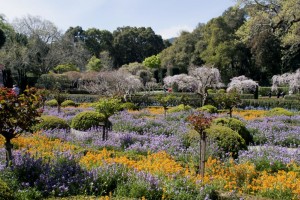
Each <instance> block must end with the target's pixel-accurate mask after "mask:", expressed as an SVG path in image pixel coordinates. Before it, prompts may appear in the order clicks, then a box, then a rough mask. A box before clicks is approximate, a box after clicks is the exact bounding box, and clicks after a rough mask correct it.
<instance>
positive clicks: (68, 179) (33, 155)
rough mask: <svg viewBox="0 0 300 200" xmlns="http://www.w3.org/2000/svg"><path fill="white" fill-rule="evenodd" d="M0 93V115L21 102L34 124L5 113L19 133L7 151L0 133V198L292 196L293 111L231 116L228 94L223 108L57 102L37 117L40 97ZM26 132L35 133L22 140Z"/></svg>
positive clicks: (163, 100)
mask: <svg viewBox="0 0 300 200" xmlns="http://www.w3.org/2000/svg"><path fill="white" fill-rule="evenodd" d="M1 92H2V93H1V94H2V99H1V109H2V110H1V111H4V108H5V109H9V108H11V109H12V108H15V107H17V108H19V107H18V106H16V103H17V104H18V103H19V104H20V105H23V108H27V109H29V110H30V109H31V110H30V112H29V113H31V114H30V115H31V116H40V117H38V119H39V120H38V121H36V122H33V121H32V123H29V121H30V120H29V119H30V118H32V117H30V116H28V115H27V116H23V115H22V113H24V112H25V111H24V109H23V110H22V108H20V110H17V112H18V115H17V116H18V117H19V118H22V119H23V120H22V123H21V125H17V122H16V121H18V120H16V119H14V115H13V113H14V111H11V113H12V114H11V115H8V114H6V119H5V120H6V121H5V122H7V124H14V125H15V126H14V127H17V128H16V130H14V132H12V134H13V135H14V137H12V138H9V141H10V142H11V146H9V145H7V143H8V140H7V138H8V137H6V136H7V134H6V135H5V133H4V132H3V130H7V127H1V128H2V129H1V130H2V132H1V133H4V134H2V136H3V137H0V144H1V149H0V152H1V153H0V163H1V166H0V170H1V175H0V197H1V199H51V198H52V199H59V198H61V199H74V198H75V199H178V200H179V199H180V200H182V199H299V198H300V177H299V171H300V148H299V145H300V135H299V129H300V113H299V112H297V111H290V110H286V109H283V108H274V109H269V110H263V109H251V110H249V109H239V108H236V106H235V105H236V104H235V102H237V101H238V99H236V97H237V96H236V94H232V95H231V96H226V94H230V93H223V94H224V95H223V99H221V101H222V102H223V103H225V102H227V104H226V105H225V104H224V106H225V107H224V109H218V108H216V107H215V106H213V105H204V106H202V107H198V108H196V107H191V106H189V105H186V104H179V105H177V106H169V104H168V103H170V102H171V103H174V99H176V97H174V96H173V97H172V95H171V94H165V96H160V97H158V98H157V101H158V103H160V106H148V107H144V108H139V109H137V107H136V106H135V105H134V104H133V103H129V102H127V103H124V102H122V101H121V100H120V99H118V98H101V99H99V100H98V101H95V102H93V103H81V104H78V103H77V104H76V103H74V102H73V101H72V100H64V101H63V102H61V105H60V106H61V108H59V109H58V107H57V105H58V104H57V101H56V100H55V99H51V100H48V101H46V102H45V105H44V108H43V110H39V109H40V108H41V106H42V105H41V103H40V102H41V101H38V99H35V98H36V97H39V94H41V93H38V91H35V90H33V89H32V90H30V91H27V90H26V91H25V93H24V94H22V95H20V96H19V97H16V96H15V95H11V94H10V93H9V92H8V91H6V90H5V89H2V90H1ZM5 92H6V93H5ZM3 94H6V97H5V98H6V99H3V96H4V95H3ZM218 96H219V97H220V96H222V94H219V95H218ZM9 99H10V100H12V101H11V102H13V103H12V104H10V103H8V102H9ZM24 99H27V100H28V99H31V103H28V102H29V101H26V100H24ZM232 99H234V101H232ZM5 100H6V101H5ZM215 100H216V101H218V99H217V98H216V99H215ZM219 100H220V99H219ZM17 101H18V102H17ZM179 101H182V102H186V101H184V100H183V99H182V98H181V100H178V99H177V102H179ZM5 102H6V103H5ZM29 105H31V106H29ZM34 106H35V108H36V109H34ZM227 109H229V111H230V112H231V113H230V114H229V113H228V110H227ZM25 110H26V109H25ZM27 111H28V110H26V112H27ZM33 111H36V113H33ZM6 113H8V110H6ZM230 115H231V116H232V117H230ZM28 117H29V118H28ZM33 118H34V117H33ZM203 119H205V120H203ZM3 122H4V119H3ZM24 122H26V123H24ZM99 122H103V123H102V124H101V123H99ZM29 125H32V126H31V128H32V132H33V134H28V133H23V134H22V135H20V134H19V133H21V132H20V130H21V129H26V128H25V127H27V126H29ZM18 129H19V130H18ZM28 130H29V129H28ZM201 130H204V132H205V133H206V137H205V138H204V137H203V134H202V133H203V132H201ZM203 138H204V139H205V142H206V143H205V145H206V146H204V148H203V143H202V139H203ZM200 141H201V142H200ZM8 146H9V147H11V148H12V155H11V159H9V160H7V156H6V155H7V153H6V152H7V147H8ZM200 149H201V150H200ZM8 155H9V153H8ZM200 155H201V156H200ZM202 161H203V163H205V165H204V166H205V169H204V168H201V166H202V165H201V163H202ZM202 167H203V166H202ZM202 170H203V174H202V173H201V171H202Z"/></svg>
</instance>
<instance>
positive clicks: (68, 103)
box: [61, 100, 76, 107]
mask: <svg viewBox="0 0 300 200" xmlns="http://www.w3.org/2000/svg"><path fill="white" fill-rule="evenodd" d="M61 106H62V107H67V106H76V103H75V102H74V101H72V100H65V101H64V102H62V103H61Z"/></svg>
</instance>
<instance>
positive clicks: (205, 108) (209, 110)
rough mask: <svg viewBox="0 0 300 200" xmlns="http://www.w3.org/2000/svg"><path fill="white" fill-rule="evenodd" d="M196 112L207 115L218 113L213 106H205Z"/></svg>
mask: <svg viewBox="0 0 300 200" xmlns="http://www.w3.org/2000/svg"><path fill="white" fill-rule="evenodd" d="M197 110H199V111H206V112H208V113H217V112H218V109H217V108H216V107H215V106H213V105H205V106H202V107H200V108H198V109H197Z"/></svg>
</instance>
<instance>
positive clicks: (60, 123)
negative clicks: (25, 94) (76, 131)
mask: <svg viewBox="0 0 300 200" xmlns="http://www.w3.org/2000/svg"><path fill="white" fill-rule="evenodd" d="M69 128H70V126H69V125H68V123H67V122H66V121H65V120H64V119H61V118H59V117H56V116H51V115H43V116H41V122H40V123H38V124H37V125H35V126H34V130H35V131H38V130H52V129H69Z"/></svg>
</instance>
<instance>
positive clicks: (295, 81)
mask: <svg viewBox="0 0 300 200" xmlns="http://www.w3.org/2000/svg"><path fill="white" fill-rule="evenodd" d="M279 86H289V91H291V92H293V93H294V92H299V91H300V69H297V70H296V71H295V72H294V73H284V74H282V75H274V76H273V77H272V91H277V90H278V87H279Z"/></svg>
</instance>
